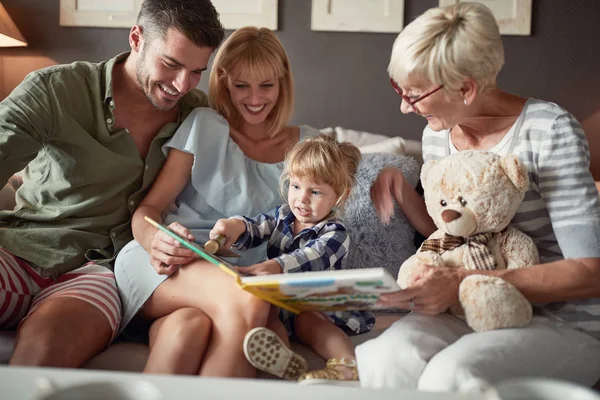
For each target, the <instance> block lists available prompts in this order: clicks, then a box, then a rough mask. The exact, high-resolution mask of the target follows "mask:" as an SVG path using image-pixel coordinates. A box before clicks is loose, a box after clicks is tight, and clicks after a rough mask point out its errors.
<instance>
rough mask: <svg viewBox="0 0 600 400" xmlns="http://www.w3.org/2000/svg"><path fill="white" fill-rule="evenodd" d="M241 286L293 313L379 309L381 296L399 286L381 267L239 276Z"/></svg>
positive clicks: (397, 288)
mask: <svg viewBox="0 0 600 400" xmlns="http://www.w3.org/2000/svg"><path fill="white" fill-rule="evenodd" d="M240 283H241V286H242V287H243V288H244V289H245V290H248V291H249V292H252V293H254V294H255V295H257V296H259V297H261V298H263V299H265V300H267V301H269V302H271V303H273V304H277V305H279V306H280V307H283V308H285V309H288V310H290V311H293V312H302V311H342V310H373V309H379V308H380V306H378V305H377V304H376V303H377V301H378V300H379V297H380V296H381V295H382V294H384V293H390V292H397V291H399V290H400V287H399V286H398V284H397V283H396V280H395V279H394V278H393V277H392V275H391V274H390V273H389V272H388V271H387V270H385V269H384V268H368V269H351V270H337V271H319V272H302V273H297V274H280V275H262V276H251V277H242V278H241V279H240Z"/></svg>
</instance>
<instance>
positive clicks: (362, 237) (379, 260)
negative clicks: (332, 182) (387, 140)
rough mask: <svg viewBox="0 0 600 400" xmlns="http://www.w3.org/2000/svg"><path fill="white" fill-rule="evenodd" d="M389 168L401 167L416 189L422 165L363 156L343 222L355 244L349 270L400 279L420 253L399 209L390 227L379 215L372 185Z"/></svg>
mask: <svg viewBox="0 0 600 400" xmlns="http://www.w3.org/2000/svg"><path fill="white" fill-rule="evenodd" d="M387 165H393V166H395V167H397V168H398V169H399V170H400V171H402V173H403V174H404V176H405V177H406V179H407V180H408V182H410V183H411V185H413V186H416V184H417V181H418V179H419V165H418V164H417V162H416V161H415V159H414V158H412V157H408V156H404V155H398V154H389V153H373V154H363V157H362V161H361V163H360V165H359V167H358V172H357V176H356V185H355V186H354V188H353V190H352V193H351V195H350V197H349V198H348V201H347V203H346V206H345V210H344V217H343V220H344V222H345V225H346V228H347V229H348V231H349V232H350V240H351V245H350V253H349V255H348V263H347V268H374V267H384V268H386V269H387V270H388V271H390V272H391V273H392V275H393V276H395V277H396V276H398V271H399V270H400V265H402V263H403V262H404V261H405V260H406V259H407V258H408V257H410V256H411V255H413V254H414V253H415V251H416V249H415V245H414V238H415V230H414V228H413V227H412V226H411V225H410V224H409V223H408V220H407V219H406V216H405V215H404V213H403V212H402V211H401V210H400V208H399V207H398V205H396V210H395V214H394V217H393V218H392V220H391V221H390V223H389V224H388V225H384V224H383V223H382V222H381V220H380V219H379V216H378V215H377V213H376V212H375V208H374V207H373V203H372V201H371V193H370V190H371V185H372V184H373V181H374V180H375V178H376V177H377V175H378V174H379V172H380V171H381V170H382V169H383V168H384V167H385V166H387Z"/></svg>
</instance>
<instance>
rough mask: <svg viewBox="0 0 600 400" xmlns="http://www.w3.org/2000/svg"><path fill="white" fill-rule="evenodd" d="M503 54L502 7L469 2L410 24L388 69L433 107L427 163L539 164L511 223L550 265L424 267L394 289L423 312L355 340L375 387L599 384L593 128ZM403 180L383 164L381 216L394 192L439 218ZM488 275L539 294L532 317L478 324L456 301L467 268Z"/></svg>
mask: <svg viewBox="0 0 600 400" xmlns="http://www.w3.org/2000/svg"><path fill="white" fill-rule="evenodd" d="M503 62H504V52H503V48H502V40H501V38H500V33H499V30H498V26H497V24H496V21H495V19H494V16H493V15H492V14H491V12H490V11H489V9H487V8H486V7H485V6H483V5H481V4H477V3H472V4H470V3H459V4H457V5H455V6H451V7H448V8H436V9H431V10H429V11H427V12H426V13H425V14H423V15H421V16H420V17H419V18H417V19H416V20H415V21H414V22H412V23H411V24H410V25H408V26H407V27H406V28H405V29H404V30H403V31H402V33H400V35H399V36H398V38H397V39H396V42H395V43H394V47H393V50H392V56H391V61H390V64H389V67H388V71H389V74H390V76H391V78H392V85H393V87H394V89H395V90H396V92H398V94H399V95H400V96H401V97H402V105H401V108H400V109H401V111H402V112H403V113H411V112H414V113H416V114H418V115H421V116H423V117H424V118H425V119H427V122H428V125H427V127H426V128H425V131H424V132H423V156H424V159H425V160H426V161H427V160H433V159H439V158H441V157H445V156H447V155H450V154H453V153H456V152H459V151H463V150H485V151H492V152H495V153H497V154H500V155H506V154H515V155H517V156H518V157H519V158H520V159H521V160H522V161H523V162H524V164H525V165H526V166H527V167H528V169H529V176H530V178H531V185H530V188H529V190H528V192H527V194H526V196H525V200H524V201H523V203H522V205H521V207H520V209H519V212H518V213H517V215H516V216H515V218H514V219H513V221H512V225H513V226H514V227H516V228H518V229H520V230H522V231H523V232H525V233H527V234H528V235H529V236H531V237H532V238H533V240H534V241H535V243H536V245H537V247H538V249H539V253H540V258H541V264H539V265H535V266H533V267H531V268H527V269H518V270H497V271H466V270H456V269H444V268H435V269H434V268H430V267H424V268H423V269H422V270H421V271H420V280H418V283H416V284H415V285H414V286H412V287H410V288H408V289H406V290H404V291H402V292H398V293H395V294H393V295H390V296H388V299H387V302H388V303H389V305H391V306H394V307H401V308H412V310H413V312H412V313H411V314H409V315H408V316H406V317H404V318H402V319H401V320H399V321H398V322H396V323H395V324H393V325H392V326H391V327H390V328H389V329H388V330H387V331H386V332H384V333H383V334H382V335H381V336H380V337H378V338H376V339H374V340H371V341H368V342H366V343H364V344H363V345H361V346H358V348H357V349H356V356H357V361H358V369H359V375H360V380H361V384H362V385H363V386H366V387H377V388H384V387H385V388H419V389H423V390H434V391H453V390H457V389H458V388H459V387H460V386H461V384H462V383H464V382H465V381H466V380H468V379H470V378H481V379H484V380H486V381H488V382H490V383H494V382H497V381H500V380H504V379H507V378H511V377H520V376H536V377H552V378H557V379H566V380H570V381H574V382H578V383H580V384H584V385H589V386H592V385H593V384H594V383H595V382H596V381H597V380H598V378H600V341H599V340H598V339H600V300H599V299H598V298H599V297H600V246H599V244H600V207H599V202H598V192H597V190H596V187H595V186H594V181H593V179H592V176H591V175H590V172H589V169H588V167H589V161H590V155H589V151H588V145H587V141H586V137H585V134H584V132H583V130H582V129H581V127H580V125H579V123H578V122H577V121H576V120H575V118H574V117H573V116H572V115H571V114H569V113H568V112H567V111H565V110H564V109H562V108H560V107H559V106H557V105H556V104H553V103H549V102H545V101H541V100H537V99H533V98H522V97H518V96H515V95H512V94H510V93H506V92H503V91H501V90H500V89H498V88H497V87H496V76H497V74H498V72H499V71H500V68H501V67H502V64H503ZM403 183H404V178H403V177H402V175H401V174H400V172H399V171H397V170H395V169H392V168H388V169H385V170H384V171H383V172H382V174H381V175H380V176H379V178H378V180H377V182H376V184H375V185H374V187H373V190H372V195H373V201H374V203H375V206H376V208H377V210H378V211H379V213H380V215H381V217H382V219H383V220H384V221H385V220H387V219H389V217H390V215H391V213H392V211H393V207H392V206H393V199H394V198H395V200H396V201H398V203H399V204H400V206H401V207H403V209H404V210H405V212H412V213H413V215H412V219H415V220H426V219H427V216H426V215H424V211H423V210H424V208H423V207H422V204H410V202H411V200H414V199H415V198H416V196H415V194H414V191H413V192H411V190H412V189H411V188H410V185H404V184H403ZM415 213H417V214H418V215H415ZM419 213H420V214H419ZM423 225H424V226H427V224H423ZM421 231H422V232H421V233H423V234H425V235H428V234H430V233H431V231H427V229H421ZM475 273H476V274H486V275H491V276H499V277H502V278H503V279H505V280H506V281H508V282H510V283H512V284H513V285H514V286H516V287H517V288H518V289H519V290H520V291H521V292H522V293H523V294H524V295H525V296H526V297H527V298H528V299H529V300H530V301H531V302H532V303H534V304H535V305H536V306H537V307H536V310H537V311H536V315H535V316H534V318H533V321H532V322H531V323H530V324H529V325H528V326H527V327H524V328H515V329H502V330H494V331H488V332H481V333H475V332H473V331H472V330H471V329H470V328H469V327H468V326H467V325H466V323H465V322H464V321H462V320H460V319H458V318H455V317H453V316H451V315H449V314H447V313H444V311H445V310H446V309H447V308H448V307H449V306H450V305H451V304H453V303H455V302H456V301H457V300H458V286H459V284H460V283H461V281H462V279H464V278H465V277H466V276H468V275H469V274H475Z"/></svg>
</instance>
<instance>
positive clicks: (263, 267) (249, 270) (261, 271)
mask: <svg viewBox="0 0 600 400" xmlns="http://www.w3.org/2000/svg"><path fill="white" fill-rule="evenodd" d="M235 268H236V269H237V270H238V271H240V272H241V273H242V274H246V275H273V274H281V273H282V272H283V270H282V269H281V267H280V266H279V263H278V262H277V261H275V260H269V261H265V262H261V263H259V264H254V265H251V266H249V267H235Z"/></svg>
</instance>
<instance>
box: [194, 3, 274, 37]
mask: <svg viewBox="0 0 600 400" xmlns="http://www.w3.org/2000/svg"><path fill="white" fill-rule="evenodd" d="M190 1H191V0H190ZM212 3H213V5H214V6H215V8H216V9H217V11H218V12H219V19H220V20H221V23H222V24H223V26H224V27H225V29H238V28H241V27H243V26H248V25H254V26H258V27H265V28H269V29H271V30H273V31H276V30H277V0H212Z"/></svg>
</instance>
